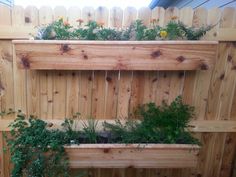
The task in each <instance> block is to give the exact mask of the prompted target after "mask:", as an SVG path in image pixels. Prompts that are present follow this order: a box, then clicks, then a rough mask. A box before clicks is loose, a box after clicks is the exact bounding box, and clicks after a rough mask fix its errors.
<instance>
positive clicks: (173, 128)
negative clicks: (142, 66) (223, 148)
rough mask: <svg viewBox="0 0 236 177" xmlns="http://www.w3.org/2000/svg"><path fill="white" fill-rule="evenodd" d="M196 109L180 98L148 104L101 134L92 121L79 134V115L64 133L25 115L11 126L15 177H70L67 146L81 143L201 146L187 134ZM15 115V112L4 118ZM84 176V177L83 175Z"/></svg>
mask: <svg viewBox="0 0 236 177" xmlns="http://www.w3.org/2000/svg"><path fill="white" fill-rule="evenodd" d="M193 111H194V108H193V107H191V106H189V105H186V104H184V103H183V102H182V99H181V97H177V98H176V99H175V100H174V101H173V102H172V103H171V104H170V105H167V104H166V103H163V104H162V105H161V106H156V105H155V104H154V103H148V104H145V105H142V106H139V107H138V108H137V110H136V112H135V113H134V115H133V116H135V117H136V118H140V120H135V119H131V118H132V117H131V118H130V119H128V121H126V122H125V123H122V122H121V121H120V120H116V123H115V124H110V123H107V122H104V123H103V128H104V131H100V132H99V131H97V126H98V122H97V121H96V120H94V119H88V120H87V122H85V121H84V122H82V126H83V129H82V131H77V130H76V123H77V122H76V119H78V118H79V117H80V114H79V113H77V114H76V115H75V116H73V118H72V119H68V118H67V119H65V120H64V122H63V123H62V130H58V129H53V128H52V126H53V125H52V124H51V123H47V122H45V121H43V120H40V119H37V118H36V117H34V116H30V117H29V118H28V119H27V118H26V116H25V114H23V113H22V112H21V111H18V112H17V117H16V119H15V120H14V122H12V123H11V124H10V127H11V131H10V135H11V136H10V137H6V138H7V142H8V146H9V148H10V152H11V161H12V163H13V165H14V168H13V171H12V175H11V176H12V177H23V176H26V177H69V175H70V174H69V166H68V157H67V154H66V153H65V149H64V145H69V144H79V143H137V144H139V143H167V144H168V143H177V144H199V141H198V140H197V139H195V138H193V137H192V135H191V134H190V133H189V132H188V131H187V130H186V129H187V127H188V123H189V121H190V119H191V118H192V117H193V116H194V114H193ZM10 113H14V111H13V110H9V111H8V112H6V111H5V112H2V113H1V114H0V115H1V116H2V115H5V114H10ZM80 175H82V173H81V174H80Z"/></svg>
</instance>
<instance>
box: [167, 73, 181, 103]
mask: <svg viewBox="0 0 236 177" xmlns="http://www.w3.org/2000/svg"><path fill="white" fill-rule="evenodd" d="M184 77H185V73H184V71H179V72H172V73H171V78H170V88H169V89H170V90H169V93H168V95H169V97H168V104H171V103H172V102H173V101H174V100H175V99H176V97H178V96H181V95H182V94H183V88H184V79H185V78H184Z"/></svg>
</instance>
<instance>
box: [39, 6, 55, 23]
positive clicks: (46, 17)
mask: <svg viewBox="0 0 236 177" xmlns="http://www.w3.org/2000/svg"><path fill="white" fill-rule="evenodd" d="M52 21H53V10H52V8H51V7H48V6H44V7H41V8H40V9H39V24H40V25H45V24H49V23H51V22H52Z"/></svg>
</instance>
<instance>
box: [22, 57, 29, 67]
mask: <svg viewBox="0 0 236 177" xmlns="http://www.w3.org/2000/svg"><path fill="white" fill-rule="evenodd" d="M21 63H22V65H23V67H24V68H25V69H29V68H30V62H29V59H28V57H26V56H23V57H22V58H21Z"/></svg>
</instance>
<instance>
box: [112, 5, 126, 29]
mask: <svg viewBox="0 0 236 177" xmlns="http://www.w3.org/2000/svg"><path fill="white" fill-rule="evenodd" d="M122 22H123V10H122V9H121V8H119V7H113V8H111V10H110V22H109V26H110V27H114V28H121V27H122Z"/></svg>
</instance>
